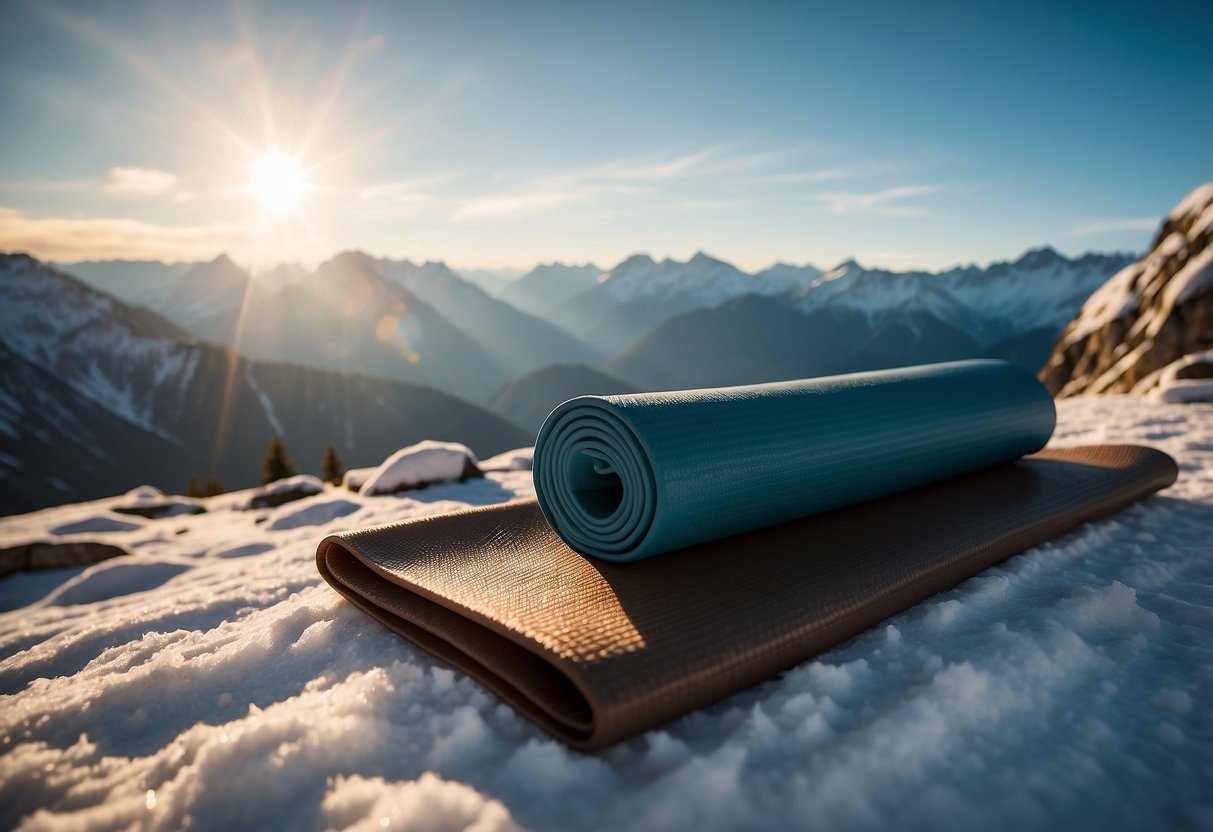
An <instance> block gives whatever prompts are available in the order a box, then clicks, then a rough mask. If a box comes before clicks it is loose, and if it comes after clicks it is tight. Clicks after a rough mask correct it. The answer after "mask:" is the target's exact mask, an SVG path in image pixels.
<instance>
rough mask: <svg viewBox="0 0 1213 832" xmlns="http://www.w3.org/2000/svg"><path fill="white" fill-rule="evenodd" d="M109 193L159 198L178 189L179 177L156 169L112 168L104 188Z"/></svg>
mask: <svg viewBox="0 0 1213 832" xmlns="http://www.w3.org/2000/svg"><path fill="white" fill-rule="evenodd" d="M103 187H104V189H105V191H106V192H107V193H111V194H120V195H124V196H157V195H159V194H167V193H169V192H171V191H173V190H175V189H176V187H177V177H176V176H175V175H173V174H171V173H169V172H167V171H163V170H156V169H155V168H125V167H116V168H110V170H109V180H108V181H107V182H106V183H105V185H104V186H103Z"/></svg>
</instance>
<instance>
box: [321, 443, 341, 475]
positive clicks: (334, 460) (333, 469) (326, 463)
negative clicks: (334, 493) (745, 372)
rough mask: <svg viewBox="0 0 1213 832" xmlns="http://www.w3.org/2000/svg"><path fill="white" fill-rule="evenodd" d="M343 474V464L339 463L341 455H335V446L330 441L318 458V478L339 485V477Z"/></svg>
mask: <svg viewBox="0 0 1213 832" xmlns="http://www.w3.org/2000/svg"><path fill="white" fill-rule="evenodd" d="M344 474H345V466H344V465H342V464H341V457H339V456H337V448H336V447H334V445H333V443H332V442H330V443H329V444H328V446H327V447H326V448H325V449H324V456H323V457H321V459H320V478H321V479H322V480H324V481H325V482H331V483H332V484H333V485H341V477H342V476H343V475H344Z"/></svg>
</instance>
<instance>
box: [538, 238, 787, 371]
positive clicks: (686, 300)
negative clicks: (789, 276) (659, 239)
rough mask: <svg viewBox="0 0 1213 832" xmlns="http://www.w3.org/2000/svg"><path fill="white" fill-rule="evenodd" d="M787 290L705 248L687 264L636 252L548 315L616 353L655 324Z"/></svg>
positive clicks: (780, 281) (777, 281) (781, 283)
mask: <svg viewBox="0 0 1213 832" xmlns="http://www.w3.org/2000/svg"><path fill="white" fill-rule="evenodd" d="M786 290H787V285H786V283H785V282H784V280H783V279H782V278H777V279H774V280H771V281H767V282H764V281H762V280H759V279H758V278H757V277H755V276H754V275H749V274H746V273H745V272H743V271H741V270H740V269H738V268H737V267H735V266H732V265H730V264H728V263H725V262H724V261H722V260H717V259H715V258H712V257H709V256H708V255H706V254H704V253H703V252H699V253H698V254H696V255H695V256H694V257H692V258H691V259H690V260H688V261H686V262H685V263H682V262H679V261H677V260H671V259H668V258H667V259H665V260H662V261H660V262H657V261H654V260H653V259H652V258H651V257H649V256H648V255H645V254H636V255H633V256H631V257H629V258H628V259H626V260H624V261H623V262H622V263H620V264H619V265H618V266H616V267H615V268H613V269H611V271H609V272H607V273H606V274H605V275H603V276H601V277H600V278H598V279H597V280H596V282H595V283H594V285H593V286H591V287H590V288H588V289H586V290H584V291H582V292H579V293H577V294H576V295H573V296H572V297H570V298H569V299H568V300H565V301H563V302H562V303H559V304H557V305H556V306H555V307H553V308H552V310H551V311H550V313H549V314H548V317H549V319H550V320H552V321H554V322H555V323H557V324H559V325H560V326H562V327H563V328H564V329H566V330H568V331H569V332H575V333H577V334H579V335H581V336H582V337H583V338H584V339H585V340H586V341H587V342H589V344H590V346H592V347H595V348H596V349H599V350H601V351H602V352H603V353H604V354H607V355H611V354H614V353H616V352H618V351H619V350H620V349H622V348H623V347H625V346H626V345H627V344H628V343H630V342H631V341H632V340H634V339H635V338H636V337H637V336H639V335H640V334H641V333H643V332H645V330H647V329H649V328H650V327H652V326H653V325H655V324H657V323H660V322H661V321H663V320H666V319H668V318H672V317H674V316H676V315H680V314H682V313H684V312H690V311H694V310H697V309H707V308H710V307H713V306H719V305H720V304H722V303H724V302H726V301H729V300H732V299H733V298H736V297H740V296H741V295H745V294H758V295H771V294H777V293H780V292H783V291H786Z"/></svg>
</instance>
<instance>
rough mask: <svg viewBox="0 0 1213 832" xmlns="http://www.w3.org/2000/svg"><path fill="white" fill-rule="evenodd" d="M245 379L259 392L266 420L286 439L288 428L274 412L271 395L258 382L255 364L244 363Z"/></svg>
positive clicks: (250, 387)
mask: <svg viewBox="0 0 1213 832" xmlns="http://www.w3.org/2000/svg"><path fill="white" fill-rule="evenodd" d="M244 380H245V381H246V382H247V383H248V386H249V389H250V390H252V391H253V392H254V393H256V394H257V401H259V402H260V403H261V410H262V412H263V413H265V420H266V421H267V422H269V423H270V426H271V427H272V428H273V429H274V434H275V435H276V436H278V437H279V438H281V439H286V428H284V427H282V423H281V422H279V421H278V414H277V413H275V412H274V403H273V402H272V401H271V400H270V397H269V395H268V394H267V393H266V392H265V391H264V390H262V389H261V385H259V384H258V383H257V379H256V378H255V377H254V376H253V365H252V364H251V363H246V364H245V365H244Z"/></svg>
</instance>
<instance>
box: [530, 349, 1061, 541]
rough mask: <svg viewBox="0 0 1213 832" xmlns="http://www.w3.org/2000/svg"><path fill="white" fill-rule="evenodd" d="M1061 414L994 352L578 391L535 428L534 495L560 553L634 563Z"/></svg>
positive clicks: (839, 501) (901, 483)
mask: <svg viewBox="0 0 1213 832" xmlns="http://www.w3.org/2000/svg"><path fill="white" fill-rule="evenodd" d="M1055 422H1056V412H1055V410H1054V407H1053V399H1052V398H1051V397H1050V396H1049V394H1048V392H1047V391H1046V390H1045V388H1044V387H1043V385H1041V384H1040V382H1038V381H1037V380H1036V378H1035V377H1034V376H1033V375H1032V374H1031V373H1029V372H1028V371H1027V370H1024V369H1022V368H1020V367H1016V366H1014V365H1011V364H1007V363H1006V362H1003V361H957V362H951V363H947V364H933V365H927V366H922V367H909V368H903V369H897V370H883V371H879V372H871V373H854V374H851V375H845V376H834V377H828V378H819V379H808V380H805V381H790V382H781V383H777V384H758V385H751V386H747V387H724V388H715V389H707V390H687V391H681V392H672V393H642V394H634V395H623V396H582V397H580V398H576V399H572V400H571V401H567V402H565V403H564V404H562V405H560V406H559V407H557V408H556V409H555V410H554V411H552V414H551V415H550V416H548V418H547V420H546V421H545V422H544V423H543V427H542V428H541V429H540V431H539V438H538V439H537V440H536V442H535V463H534V478H535V494H536V496H537V498H538V500H539V507H540V509H541V510H542V511H543V516H544V517H546V518H547V521H548V523H549V524H550V525H551V527H552V529H553V530H555V532H556V533H557V534H558V535H560V537H561V538H562V539H563V540H564V542H565V543H567V544H568V545H569V546H570V547H572V548H573V549H575V550H577V551H578V552H581V553H583V554H587V555H593V556H594V557H598V558H605V559H607V560H613V561H632V560H637V559H640V558H646V557H650V556H652V555H658V554H662V553H664V552H669V551H672V550H674V549H681V548H683V547H686V546H692V545H694V544H697V543H704V542H706V541H709V540H716V539H719V538H722V537H727V536H729V535H733V534H738V533H740V532H746V531H751V530H753V529H759V528H763V527H766V526H771V525H774V524H776V523H784V522H787V521H789V520H794V519H796V518H799V517H806V516H808V515H811V514H816V513H818V512H822V511H828V510H829V509H833V508H838V507H840V506H847V505H852V504H854V503H858V502H861V501H864V500H870V499H873V498H875V497H881V496H884V495H887V494H893V493H896V492H898V491H903V490H905V489H907V488H913V487H915V486H919V485H923V484H926V483H930V482H935V481H938V480H941V479H944V478H946V477H951V476H955V475H957V474H962V473H966V472H969V471H975V470H978V469H981V468H986V467H989V466H991V465H996V464H998V463H1002V462H1007V461H1009V460H1012V459H1015V458H1017V457H1020V456H1023V455H1025V454H1030V453H1032V452H1034V451H1038V450H1040V449H1041V448H1043V447H1044V445H1045V443H1046V442H1048V440H1049V436H1050V435H1051V434H1052V433H1053V427H1054V424H1055Z"/></svg>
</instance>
